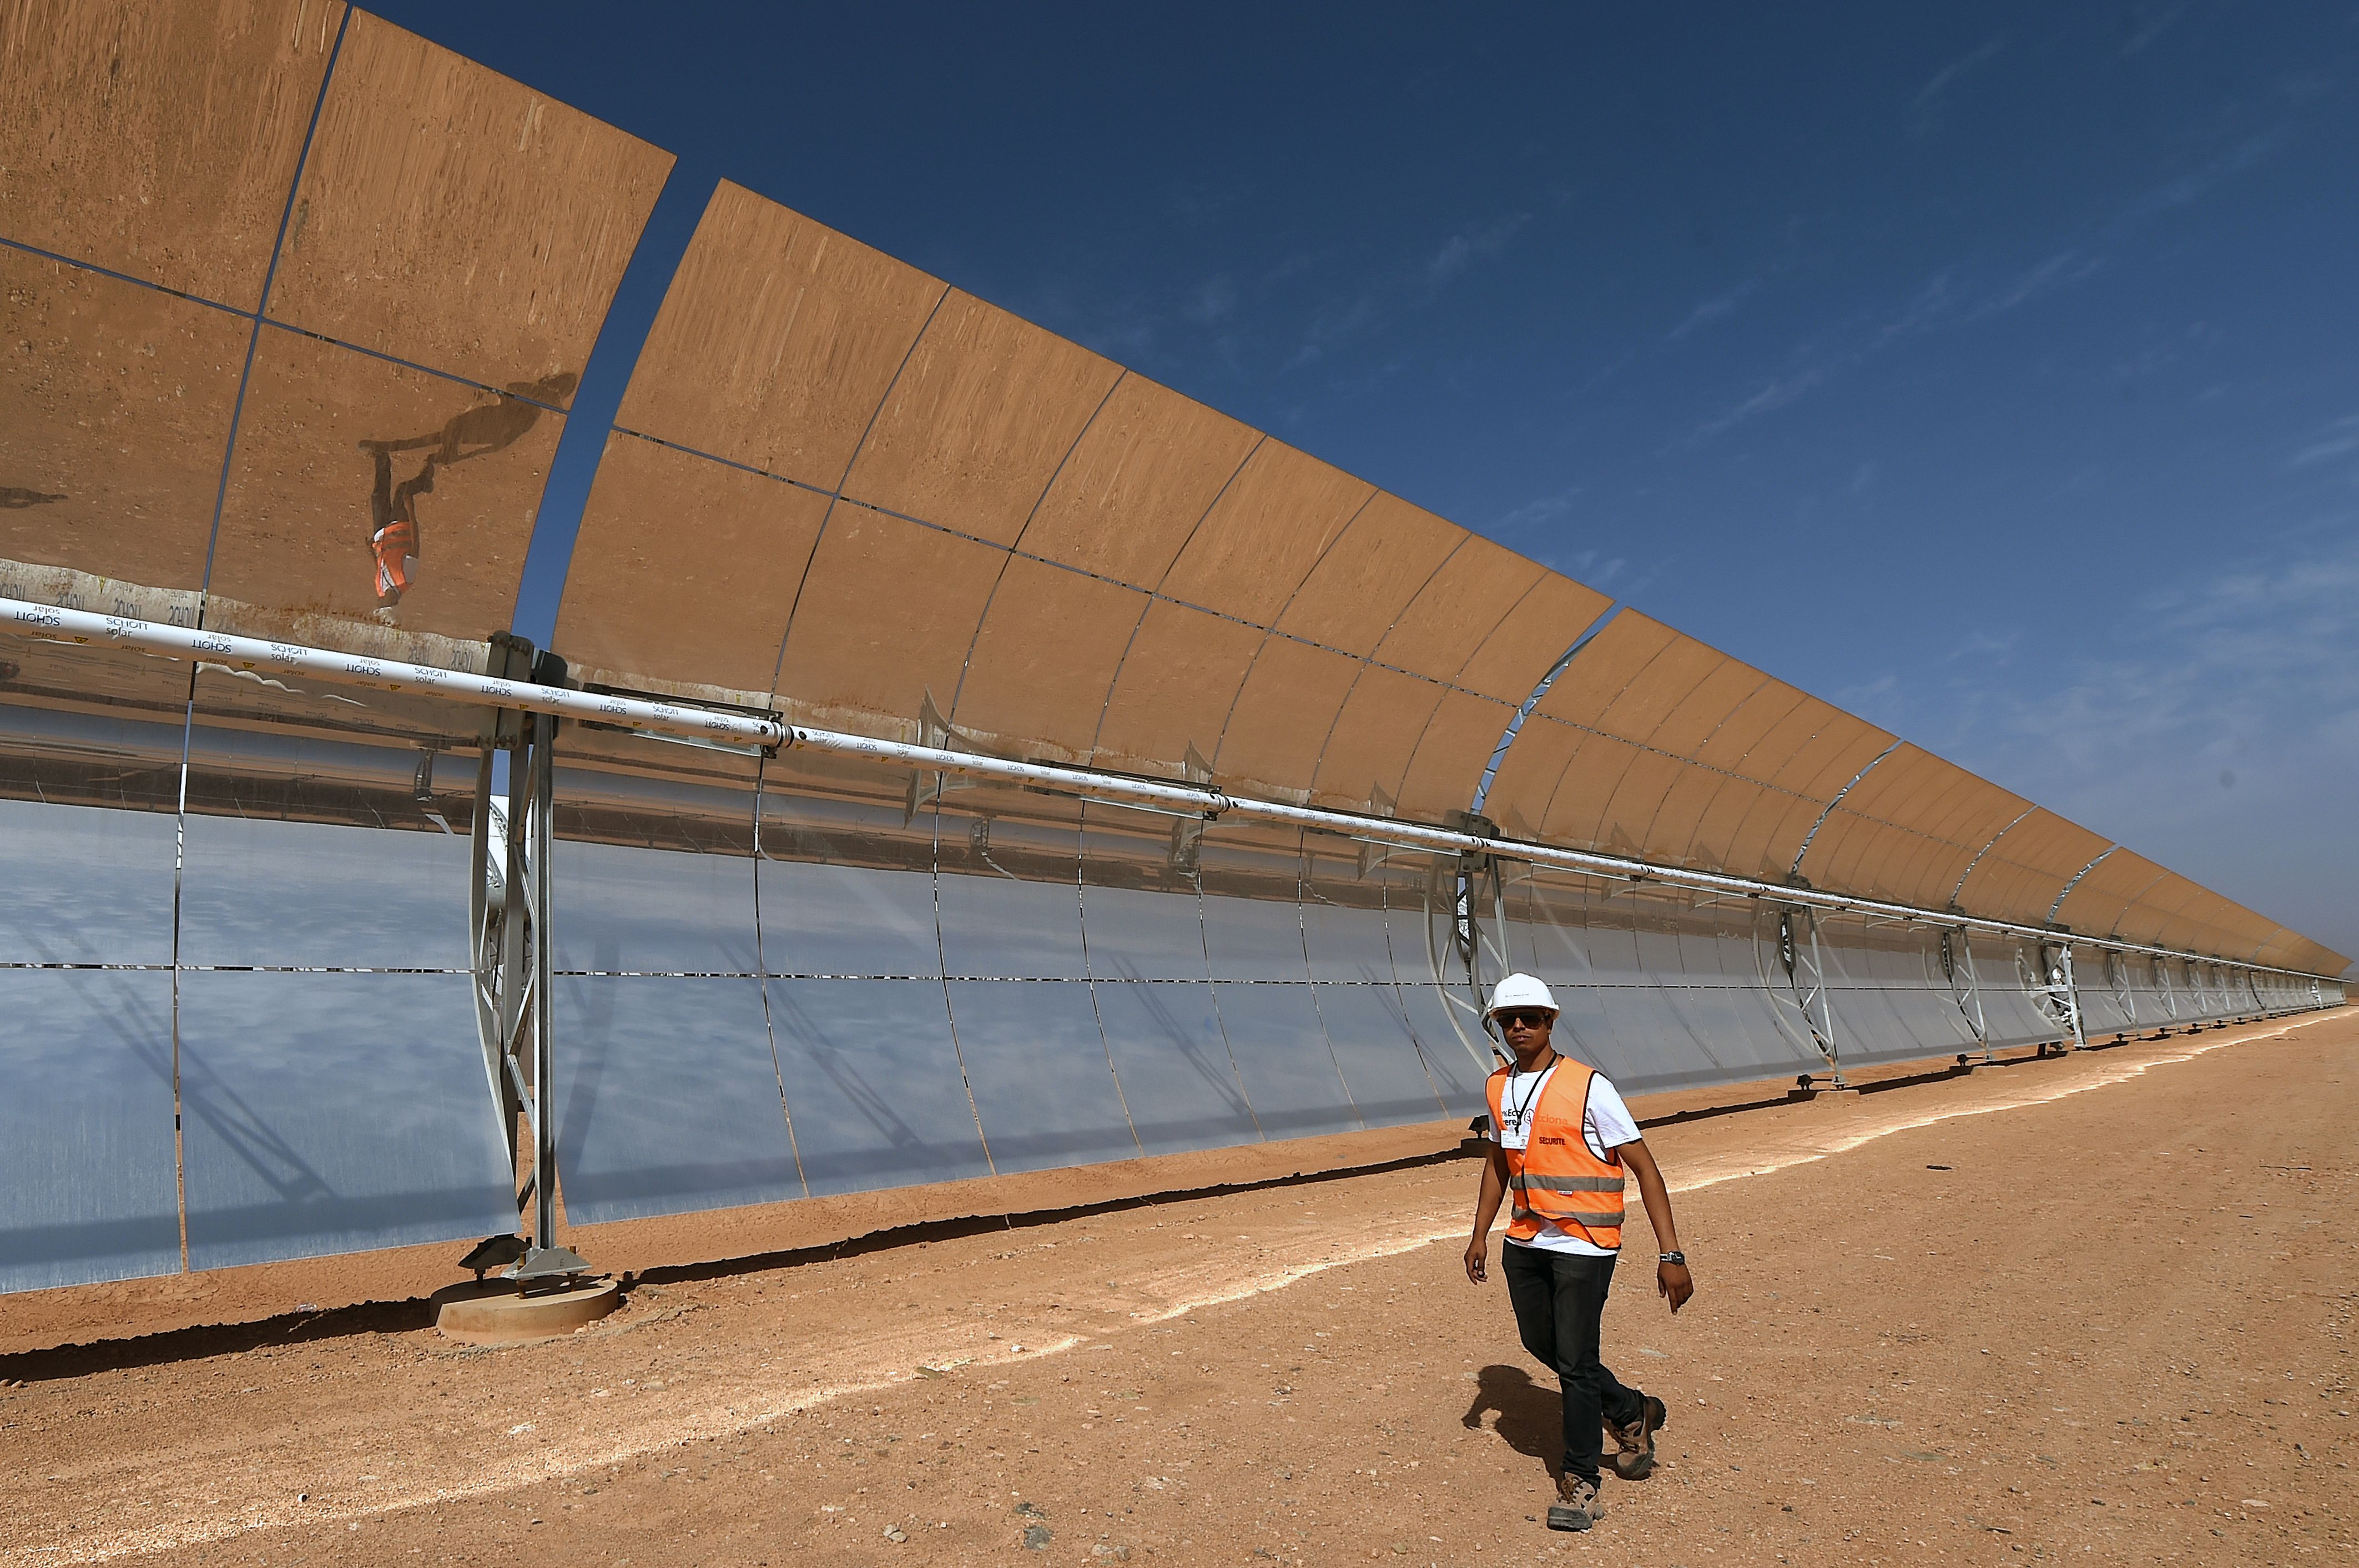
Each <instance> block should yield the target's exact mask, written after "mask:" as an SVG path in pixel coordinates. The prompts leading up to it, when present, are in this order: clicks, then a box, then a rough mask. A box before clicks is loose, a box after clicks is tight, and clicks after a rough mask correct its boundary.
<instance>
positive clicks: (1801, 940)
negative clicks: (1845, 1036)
mask: <svg viewBox="0 0 2359 1568" xmlns="http://www.w3.org/2000/svg"><path fill="white" fill-rule="evenodd" d="M1798 925H1799V928H1800V929H1799V930H1798V929H1797V927H1798ZM1777 959H1778V962H1779V963H1780V964H1783V965H1784V966H1785V970H1786V980H1787V983H1788V985H1791V986H1792V987H1793V991H1794V1004H1795V1006H1796V1007H1799V1008H1800V1009H1801V1013H1802V1021H1803V1023H1804V1024H1805V1025H1807V1026H1808V1027H1809V1029H1810V1040H1811V1043H1812V1044H1814V1045H1816V1046H1817V1047H1818V1048H1819V1054H1820V1055H1821V1056H1823V1057H1825V1058H1826V1062H1827V1071H1828V1072H1829V1073H1831V1074H1832V1076H1833V1078H1834V1083H1835V1087H1836V1088H1838V1089H1848V1088H1850V1087H1851V1084H1850V1083H1847V1082H1846V1081H1845V1080H1844V1078H1843V1062H1842V1061H1841V1060H1840V1059H1839V1056H1838V1053H1837V1051H1836V1049H1835V1013H1834V1003H1833V998H1832V996H1830V995H1829V994H1828V986H1827V968H1826V958H1825V954H1824V953H1823V952H1822V951H1821V948H1820V946H1819V917H1818V911H1817V910H1815V909H1810V907H1809V906H1807V905H1796V906H1795V907H1793V908H1792V909H1781V910H1779V911H1778V914H1777Z"/></svg>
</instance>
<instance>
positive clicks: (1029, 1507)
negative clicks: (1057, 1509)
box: [1016, 1503, 1049, 1519]
mask: <svg viewBox="0 0 2359 1568" xmlns="http://www.w3.org/2000/svg"><path fill="white" fill-rule="evenodd" d="M1016 1512H1017V1513H1019V1514H1022V1515H1023V1516H1024V1517H1025V1518H1026V1519H1047V1518H1048V1517H1049V1514H1048V1511H1047V1510H1046V1509H1044V1508H1041V1507H1040V1505H1039V1504H1038V1503H1018V1504H1016Z"/></svg>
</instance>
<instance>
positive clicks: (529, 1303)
mask: <svg viewBox="0 0 2359 1568" xmlns="http://www.w3.org/2000/svg"><path fill="white" fill-rule="evenodd" d="M432 1301H433V1302H434V1326H435V1327H436V1328H437V1329H439V1330H440V1331H441V1333H442V1334H443V1335H444V1337H446V1338H450V1339H455V1340H460V1341H462V1342H463V1343H465V1344H468V1345H517V1344H521V1343H523V1342H524V1341H526V1340H532V1339H553V1338H555V1337H557V1336H558V1335H560V1334H571V1333H572V1332H573V1331H574V1330H575V1329H577V1328H580V1327H582V1325H583V1324H584V1323H596V1322H597V1321H598V1320H599V1319H600V1318H603V1317H604V1316H605V1315H606V1314H607V1313H608V1312H613V1311H614V1309H615V1307H616V1306H618V1305H620V1304H621V1301H622V1294H621V1292H620V1291H619V1290H616V1288H615V1285H614V1280H612V1279H599V1280H593V1281H590V1282H588V1283H584V1284H580V1285H574V1286H571V1287H568V1288H567V1289H564V1290H536V1291H534V1292H533V1293H532V1294H530V1295H526V1294H525V1293H524V1292H523V1291H521V1290H518V1289H517V1288H516V1281H514V1280H513V1279H486V1280H484V1281H483V1282H482V1283H480V1284H476V1283H473V1282H472V1281H471V1282H469V1283H467V1284H464V1285H452V1286H450V1287H449V1288H447V1289H445V1290H437V1291H435V1292H434V1295H433V1297H432Z"/></svg>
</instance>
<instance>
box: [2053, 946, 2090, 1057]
mask: <svg viewBox="0 0 2359 1568" xmlns="http://www.w3.org/2000/svg"><path fill="white" fill-rule="evenodd" d="M2059 953H2060V955H2061V958H2062V962H2063V968H2064V1017H2065V1018H2066V1020H2067V1021H2069V1022H2070V1023H2071V1026H2072V1049H2073V1050H2075V1051H2086V1050H2088V1049H2089V1037H2088V1035H2087V1033H2085V1032H2084V1031H2083V1030H2082V1027H2081V987H2080V985H2078V984H2077V983H2076V982H2075V981H2074V980H2073V978H2072V944H2071V942H2063V943H2060V946H2059Z"/></svg>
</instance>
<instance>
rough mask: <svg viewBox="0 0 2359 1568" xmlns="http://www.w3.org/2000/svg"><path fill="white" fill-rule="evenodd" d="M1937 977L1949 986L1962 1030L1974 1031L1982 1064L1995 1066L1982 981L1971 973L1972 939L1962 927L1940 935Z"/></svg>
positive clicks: (1972, 970)
mask: <svg viewBox="0 0 2359 1568" xmlns="http://www.w3.org/2000/svg"><path fill="white" fill-rule="evenodd" d="M1941 973H1942V975H1944V976H1945V977H1946V978H1947V979H1948V980H1949V982H1950V999H1951V1001H1953V1002H1955V1003H1957V1004H1958V1011H1960V1012H1961V1013H1963V1014H1964V1015H1965V1018H1966V1027H1967V1028H1968V1029H1972V1030H1973V1031H1974V1043H1975V1044H1976V1045H1978V1046H1980V1047H1982V1051H1983V1060H1984V1062H1996V1061H1997V1060H1998V1057H1997V1055H1996V1054H1995V1052H1994V1051H1992V1050H1991V1042H1990V1020H1989V1019H1988V1018H1984V1016H1983V988H1982V977H1981V976H1980V975H1977V974H1976V973H1975V972H1974V943H1973V933H1972V932H1970V931H1967V930H1966V928H1965V927H1963V926H1960V927H1958V928H1957V929H1956V930H1955V931H1943V932H1942V933H1941ZM1959 1060H1961V1061H1963V1060H1964V1058H1962V1057H1961V1058H1960V1059H1959Z"/></svg>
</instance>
